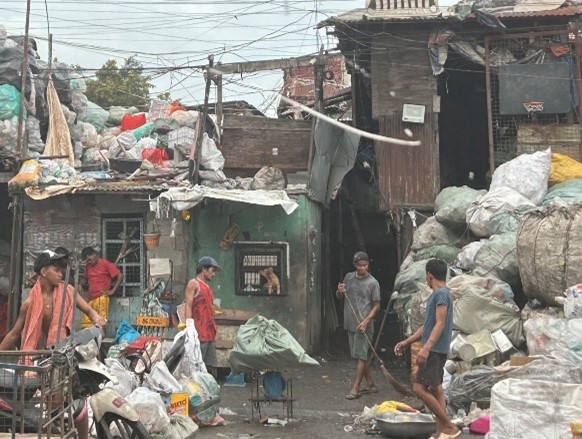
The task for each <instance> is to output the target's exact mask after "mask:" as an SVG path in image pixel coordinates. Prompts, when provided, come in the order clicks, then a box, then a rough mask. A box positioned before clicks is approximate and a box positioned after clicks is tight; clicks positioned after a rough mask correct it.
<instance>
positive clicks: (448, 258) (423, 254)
mask: <svg viewBox="0 0 582 439" xmlns="http://www.w3.org/2000/svg"><path fill="white" fill-rule="evenodd" d="M460 251H461V249H460V248H458V247H454V246H452V245H446V244H442V245H435V246H433V247H428V248H423V249H421V250H418V251H417V252H416V253H415V255H414V258H415V259H416V260H427V259H432V258H437V259H442V260H443V261H445V262H447V263H448V264H452V263H453V262H455V260H456V259H457V255H458V254H459V252H460Z"/></svg>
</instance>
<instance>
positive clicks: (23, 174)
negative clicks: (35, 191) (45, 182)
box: [8, 160, 41, 189]
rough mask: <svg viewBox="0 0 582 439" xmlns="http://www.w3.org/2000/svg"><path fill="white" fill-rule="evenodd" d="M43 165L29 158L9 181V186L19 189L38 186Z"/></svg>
mask: <svg viewBox="0 0 582 439" xmlns="http://www.w3.org/2000/svg"><path fill="white" fill-rule="evenodd" d="M40 171H41V167H40V165H39V164H38V162H36V161H35V160H27V161H25V162H24V163H23V164H22V167H21V168H20V171H18V174H16V175H15V176H14V177H12V178H11V179H10V181H9V182H8V187H10V188H13V189H17V188H20V189H22V188H25V187H28V186H36V185H37V184H38V181H39V178H40Z"/></svg>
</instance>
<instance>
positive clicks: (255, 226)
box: [188, 196, 321, 352]
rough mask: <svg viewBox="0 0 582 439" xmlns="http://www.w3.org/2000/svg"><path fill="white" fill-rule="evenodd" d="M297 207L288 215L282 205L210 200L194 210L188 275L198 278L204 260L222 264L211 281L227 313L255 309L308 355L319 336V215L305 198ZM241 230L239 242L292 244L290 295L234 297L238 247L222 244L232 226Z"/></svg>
mask: <svg viewBox="0 0 582 439" xmlns="http://www.w3.org/2000/svg"><path fill="white" fill-rule="evenodd" d="M298 202H299V208H298V209H297V210H296V211H295V212H294V213H293V214H291V215H286V214H285V212H284V211H283V209H282V208H280V207H260V206H252V205H245V204H239V203H230V202H223V201H214V200H208V201H207V202H206V203H204V204H203V205H200V206H197V207H196V208H194V209H192V210H191V215H192V220H191V226H190V243H191V245H190V249H189V261H188V272H189V275H190V276H191V277H193V276H194V275H195V272H196V263H197V261H198V259H199V258H200V257H201V256H206V255H208V256H213V257H214V258H215V259H216V260H217V261H218V263H219V264H220V265H221V266H222V268H223V271H222V272H220V273H219V274H218V275H217V276H216V278H215V279H214V281H213V283H212V287H213V290H214V294H215V297H216V298H219V299H221V306H222V307H223V308H226V309H243V310H249V311H255V312H257V313H260V314H261V315H263V316H265V317H267V318H270V319H275V320H277V321H278V322H279V323H280V324H282V325H283V326H284V327H286V328H287V329H288V330H289V332H290V333H291V334H292V335H293V336H294V337H295V338H296V339H297V340H298V341H299V343H300V344H301V345H302V346H303V347H304V348H305V349H306V350H308V351H310V352H313V351H316V350H317V349H318V348H319V346H320V334H321V291H320V290H321V288H320V285H321V278H320V276H321V261H320V258H321V211H320V207H319V205H317V204H316V203H314V202H312V201H310V200H309V199H308V198H307V197H305V196H299V198H298ZM232 223H236V224H237V225H239V226H240V232H239V234H238V236H237V237H236V241H283V242H287V243H289V249H290V253H289V254H290V273H289V278H288V279H286V280H284V282H286V289H287V291H288V295H281V296H276V295H273V296H249V295H237V294H235V250H234V245H233V246H231V247H230V248H228V249H226V250H224V249H222V248H220V247H219V246H218V244H219V242H220V241H221V239H222V237H223V235H224V233H225V232H226V230H227V229H228V227H229V226H230V224H232Z"/></svg>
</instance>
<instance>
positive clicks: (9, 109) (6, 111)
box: [0, 84, 26, 120]
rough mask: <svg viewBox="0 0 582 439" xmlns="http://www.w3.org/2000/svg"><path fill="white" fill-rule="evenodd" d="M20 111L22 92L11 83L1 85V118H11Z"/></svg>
mask: <svg viewBox="0 0 582 439" xmlns="http://www.w3.org/2000/svg"><path fill="white" fill-rule="evenodd" d="M25 111H26V110H25ZM19 112H20V92H19V91H18V90H17V89H16V87H13V86H12V85H10V84H4V85H0V120H6V119H11V118H12V117H14V116H18V113H19Z"/></svg>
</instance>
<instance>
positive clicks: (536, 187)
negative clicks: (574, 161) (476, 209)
mask: <svg viewBox="0 0 582 439" xmlns="http://www.w3.org/2000/svg"><path fill="white" fill-rule="evenodd" d="M551 164H552V152H551V151H550V149H549V148H548V149H546V150H545V151H538V152H534V153H533V154H522V155H520V156H519V157H516V158H514V159H513V160H510V161H508V162H507V163H504V164H502V165H501V166H499V167H498V168H497V169H496V170H495V172H494V173H493V178H492V179H491V187H490V190H495V189H498V188H501V187H509V188H511V189H514V190H515V191H517V192H519V193H520V194H521V195H523V196H524V197H525V198H527V199H528V200H530V201H531V202H532V203H534V204H536V205H537V204H540V203H541V202H542V200H543V199H544V197H545V196H546V193H547V192H548V178H549V176H550V167H551Z"/></svg>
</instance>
